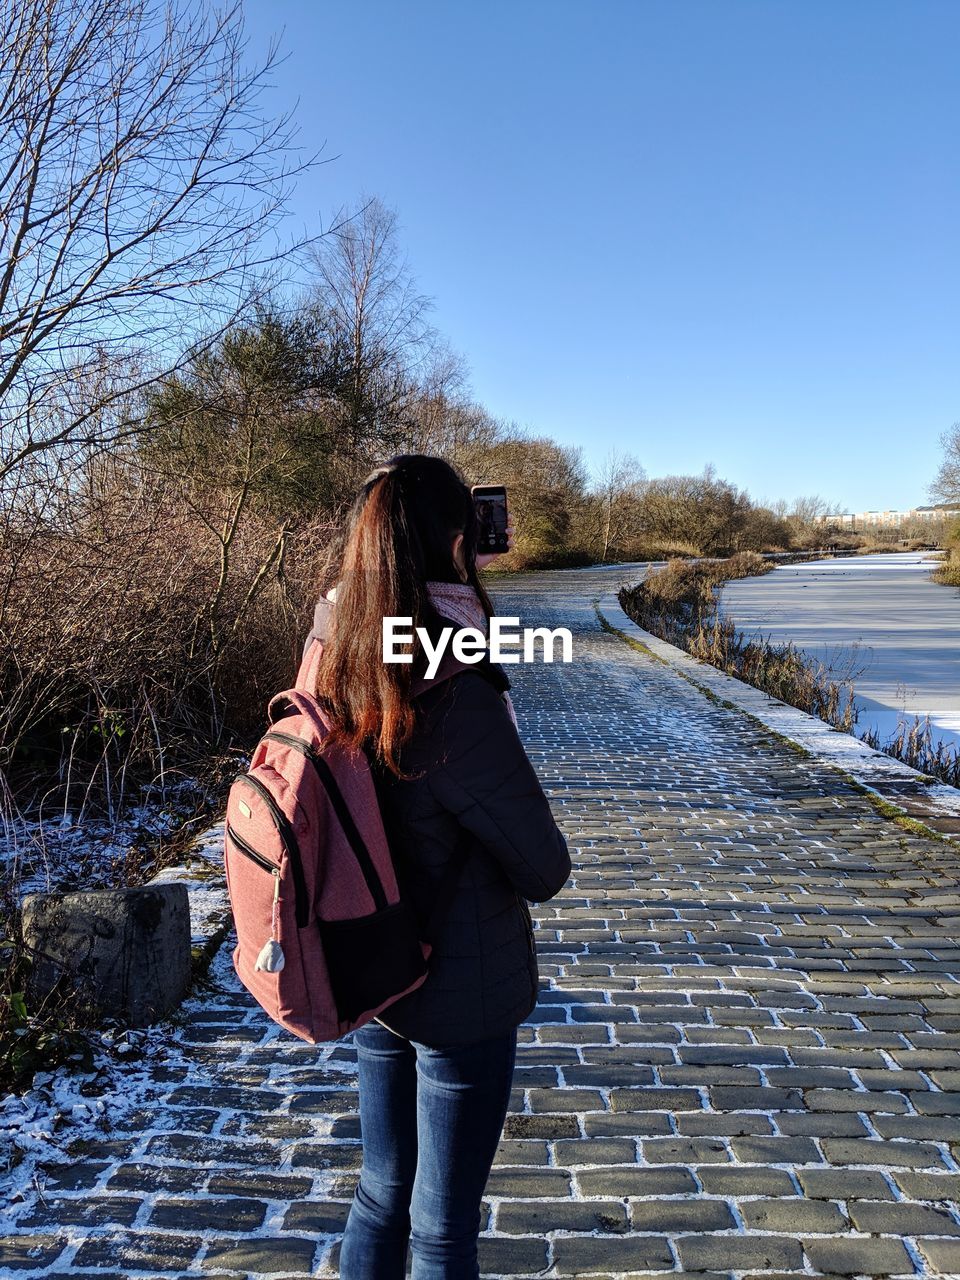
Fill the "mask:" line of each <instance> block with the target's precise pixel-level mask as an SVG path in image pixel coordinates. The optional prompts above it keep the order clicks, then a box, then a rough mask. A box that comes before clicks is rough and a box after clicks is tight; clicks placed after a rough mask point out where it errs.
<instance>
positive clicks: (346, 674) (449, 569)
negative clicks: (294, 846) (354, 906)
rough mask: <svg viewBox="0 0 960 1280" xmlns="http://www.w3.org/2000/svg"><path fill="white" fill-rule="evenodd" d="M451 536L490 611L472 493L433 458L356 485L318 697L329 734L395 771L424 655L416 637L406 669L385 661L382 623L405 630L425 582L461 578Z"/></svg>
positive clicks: (417, 615)
mask: <svg viewBox="0 0 960 1280" xmlns="http://www.w3.org/2000/svg"><path fill="white" fill-rule="evenodd" d="M458 533H462V534H463V558H464V564H465V566H466V572H467V581H468V582H469V583H470V584H471V585H472V586H473V587H474V589H475V590H476V592H477V594H478V596H479V597H480V601H481V604H482V605H483V609H484V612H485V613H486V614H487V616H488V617H489V616H490V614H491V613H492V611H493V610H492V606H491V604H490V599H489V597H488V596H487V593H486V591H485V590H484V588H483V585H482V584H481V582H480V580H479V578H478V576H477V564H476V555H477V541H478V534H479V528H478V522H477V516H476V511H475V510H474V505H473V498H472V495H471V493H470V490H469V489H468V488H467V486H466V484H465V483H464V482H463V480H462V479H461V477H460V476H459V475H458V474H457V472H456V471H455V470H454V469H453V467H451V466H450V464H449V463H447V462H444V461H443V459H442V458H433V457H430V456H428V455H427V454H401V455H399V456H397V457H395V458H391V459H390V461H389V462H388V463H386V464H385V465H384V466H382V467H378V468H377V469H376V470H375V471H373V472H372V473H371V474H370V475H369V476H368V477H367V479H366V480H365V481H364V483H363V487H362V488H361V490H360V493H359V494H358V496H357V499H356V501H355V502H354V505H353V509H352V511H351V513H350V518H349V522H348V525H347V531H346V536H345V540H344V544H343V551H342V555H341V557H340V572H339V575H338V581H337V592H336V607H335V609H334V618H333V625H332V628H331V633H330V635H329V637H328V640H327V643H326V645H325V646H324V652H323V658H322V660H321V662H320V670H319V675H318V680H317V693H318V695H319V696H320V697H321V698H323V699H324V700H325V704H326V706H327V708H328V709H329V712H330V715H331V718H332V720H333V722H334V726H335V733H336V736H337V737H338V739H339V740H340V741H342V742H343V743H344V744H345V745H348V746H350V747H352V748H354V749H357V750H359V749H361V748H372V749H373V752H374V753H375V755H376V756H377V758H378V759H379V760H381V761H382V762H383V763H384V764H385V765H386V766H387V767H388V768H389V769H390V770H392V771H393V772H394V773H396V774H398V775H399V774H400V772H401V771H400V767H399V764H398V753H399V751H400V748H401V747H402V746H403V744H404V743H405V742H406V741H407V739H408V738H409V737H410V734H411V732H412V731H413V726H414V710H413V703H412V698H411V687H412V683H413V680H414V678H415V677H416V676H418V675H419V674H420V673H422V671H423V669H424V665H425V657H424V654H423V651H422V647H421V646H420V644H419V642H418V641H417V640H415V641H414V645H413V663H412V665H411V664H408V663H404V664H401V663H385V662H384V661H383V639H382V636H383V619H384V618H386V617H402V618H412V619H413V628H414V635H416V630H415V629H416V628H417V627H418V626H428V625H429V624H430V623H431V622H432V621H433V620H434V619H435V613H434V611H433V608H432V606H431V604H430V601H429V597H428V595H427V585H426V584H427V582H428V581H441V582H460V581H462V578H461V575H460V573H459V572H458V570H457V567H456V565H455V564H454V559H453V548H452V543H453V540H454V538H455V537H456V535H457V534H458Z"/></svg>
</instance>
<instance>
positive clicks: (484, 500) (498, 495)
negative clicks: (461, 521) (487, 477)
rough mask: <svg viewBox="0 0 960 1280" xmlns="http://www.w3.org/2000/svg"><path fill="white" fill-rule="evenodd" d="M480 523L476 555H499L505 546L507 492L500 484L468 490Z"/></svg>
mask: <svg viewBox="0 0 960 1280" xmlns="http://www.w3.org/2000/svg"><path fill="white" fill-rule="evenodd" d="M470 492H471V493H472V494H473V505H474V506H475V507H476V510H477V520H478V521H479V522H480V537H479V539H478V541H477V554H478V555H482V556H489V555H500V554H501V553H502V552H504V551H508V550H509V549H510V548H509V546H508V545H507V491H506V488H505V487H504V486H503V485H502V484H475V485H474V486H473V488H472V489H471V490H470Z"/></svg>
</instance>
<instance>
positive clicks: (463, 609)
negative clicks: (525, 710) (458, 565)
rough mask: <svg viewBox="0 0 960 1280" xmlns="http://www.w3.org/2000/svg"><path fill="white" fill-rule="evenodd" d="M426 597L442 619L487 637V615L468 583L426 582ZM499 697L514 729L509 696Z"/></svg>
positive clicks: (504, 693)
mask: <svg viewBox="0 0 960 1280" xmlns="http://www.w3.org/2000/svg"><path fill="white" fill-rule="evenodd" d="M427 595H428V596H429V597H430V603H431V604H432V605H433V607H434V608H435V609H436V611H437V613H439V614H440V616H441V617H442V618H446V619H447V620H448V621H449V622H455V623H456V624H457V625H458V626H460V627H474V628H475V629H476V630H477V631H482V632H483V634H484V635H487V632H488V628H487V615H486V614H485V613H484V612H483V605H482V604H481V603H480V597H479V596H478V595H477V593H476V591H475V590H474V589H473V587H472V586H471V585H470V583H469V582H428V583H427ZM500 696H501V698H503V701H504V704H505V705H506V708H507V714H508V715H509V717H510V719H511V720H512V721H513V725H514V728H516V727H517V713H516V712H515V711H514V708H513V703H512V702H511V700H510V694H509V693H507V692H506V691H504V692H503V693H502V694H501V695H500Z"/></svg>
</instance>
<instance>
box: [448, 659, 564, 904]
mask: <svg viewBox="0 0 960 1280" xmlns="http://www.w3.org/2000/svg"><path fill="white" fill-rule="evenodd" d="M451 685H452V687H451V689H450V690H449V693H450V695H451V696H450V699H449V702H447V705H445V706H444V707H443V712H442V715H441V716H440V717H439V719H438V722H437V730H438V735H439V738H440V749H439V752H438V755H437V756H435V757H434V764H433V767H432V768H431V769H430V770H429V783H430V788H431V790H432V791H433V794H434V796H435V798H436V800H437V801H438V803H439V804H440V805H442V807H443V808H444V809H447V810H448V811H449V812H451V813H452V814H454V816H455V817H456V819H457V821H458V822H459V823H460V825H461V826H463V827H465V828H466V829H467V830H468V831H470V832H471V833H472V834H473V835H474V836H476V838H477V839H478V840H479V841H480V843H481V844H482V845H483V846H484V847H485V848H486V849H487V850H488V852H489V853H490V854H492V856H493V857H494V858H496V859H497V861H498V862H499V863H500V865H501V866H502V867H503V869H504V871H505V872H506V874H507V876H508V877H509V879H510V880H511V882H512V883H513V885H514V886H515V888H516V889H518V890H519V892H520V893H522V894H523V896H524V897H525V898H529V900H530V901H531V902H543V901H545V900H546V899H547V898H552V897H553V895H554V894H555V893H559V891H560V890H561V889H562V888H563V886H564V884H565V883H566V881H567V877H568V876H569V875H570V855H569V853H568V852H567V844H566V841H565V840H564V838H563V836H562V835H561V833H560V830H559V828H558V827H557V824H556V822H555V821H554V817H553V814H552V812H551V811H550V803H549V801H548V800H547V797H546V796H545V795H544V792H543V788H542V787H541V785H540V780H539V778H538V777H537V775H536V773H535V772H534V769H533V765H532V764H531V763H530V760H529V759H528V757H527V753H526V752H525V751H524V749H523V744H522V743H521V741H520V738H519V736H518V735H517V731H516V729H515V728H514V725H513V722H512V721H511V719H510V716H509V714H508V712H507V708H506V706H505V704H504V702H503V699H502V698H501V696H500V694H499V693H498V692H497V690H496V689H494V688H493V686H492V685H491V684H490V683H489V682H488V681H487V680H485V679H483V677H481V676H479V675H476V674H474V673H473V672H464V673H463V674H462V675H460V676H457V677H455V678H454V680H453V681H452V682H451ZM444 701H446V700H444Z"/></svg>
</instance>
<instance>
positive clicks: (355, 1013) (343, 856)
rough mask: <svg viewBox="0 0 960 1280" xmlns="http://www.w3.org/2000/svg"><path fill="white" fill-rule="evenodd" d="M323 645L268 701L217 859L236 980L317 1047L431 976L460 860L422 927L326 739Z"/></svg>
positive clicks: (372, 793) (369, 792) (366, 800)
mask: <svg viewBox="0 0 960 1280" xmlns="http://www.w3.org/2000/svg"><path fill="white" fill-rule="evenodd" d="M321 654H322V645H321V644H320V643H319V642H318V641H316V640H314V641H313V643H312V644H311V646H310V648H309V649H308V650H307V653H306V654H305V655H304V659H303V662H302V663H301V666H300V670H299V672H298V675H297V681H296V685H295V686H294V688H292V689H288V690H286V691H285V692H284V693H280V694H277V696H276V697H275V698H273V699H272V701H271V702H270V706H269V709H268V719H269V723H270V728H269V730H268V732H267V733H265V734H264V736H263V737H262V738H261V739H260V742H259V744H258V745H257V748H256V750H255V751H254V753H253V757H252V759H251V762H250V769H249V771H248V772H247V773H243V774H241V775H240V776H239V777H238V778H237V779H236V780H235V781H234V783H233V785H232V787H231V788H230V794H229V796H228V799H227V815H226V830H225V834H224V861H225V864H226V874H227V889H228V892H229V895H230V905H231V907H232V909H233V918H234V923H235V925H236V930H237V945H236V947H235V948H234V951H233V963H234V967H235V969H236V971H237V974H238V975H239V978H240V981H241V982H242V983H243V985H244V986H245V987H246V988H247V990H248V991H249V992H250V994H251V995H252V996H253V997H254V998H255V999H256V1000H257V1001H258V1003H259V1004H260V1005H262V1006H263V1008H264V1009H265V1010H266V1012H267V1013H268V1014H269V1015H270V1017H271V1018H272V1019H273V1020H274V1021H275V1022H278V1023H279V1024H280V1025H281V1026H282V1027H286V1029H287V1030H288V1031H292V1032H293V1034H294V1035H296V1036H299V1037H300V1038H301V1039H303V1040H308V1041H309V1042H310V1043H312V1044H316V1043H318V1042H319V1041H322V1040H335V1039H337V1038H338V1037H339V1036H342V1035H345V1034H346V1033H347V1032H348V1031H352V1030H353V1029H354V1028H355V1027H359V1026H362V1025H363V1023H365V1022H369V1021H370V1019H371V1018H374V1017H376V1015H377V1014H378V1013H380V1012H381V1010H383V1009H386V1008H387V1006H388V1005H390V1004H392V1003H393V1002H394V1001H395V1000H399V999H400V997H401V996H404V995H406V994H407V993H408V992H410V991H413V990H415V989H416V988H417V987H419V986H420V984H421V983H422V982H423V981H424V979H425V978H426V976H427V960H428V958H429V955H430V944H429V942H428V941H426V940H424V939H423V938H422V936H421V935H422V934H423V933H424V932H426V934H427V936H428V937H429V936H431V935H432V932H433V925H434V924H435V922H436V921H437V918H438V916H439V915H440V914H441V913H442V912H443V911H444V910H445V909H446V907H447V906H448V904H449V901H450V900H451V899H452V896H453V893H454V891H455V888H456V879H457V877H458V876H459V872H460V869H461V866H462V858H460V857H457V858H455V859H454V861H453V863H452V864H451V868H450V871H449V872H448V873H447V875H446V877H445V879H444V881H443V882H442V884H441V887H440V890H439V891H438V894H437V900H436V903H435V907H434V911H433V912H432V914H431V919H430V922H429V926H430V927H427V928H426V929H424V928H423V927H422V926H421V925H420V923H419V922H418V921H417V919H416V917H415V915H414V913H413V911H412V909H411V908H410V906H409V904H408V903H407V902H405V901H403V900H402V899H401V897H400V894H399V891H398V888H397V878H396V874H395V872H394V867H393V862H392V860H391V856H390V849H389V846H388V844H387V837H386V833H385V832H384V828H383V822H382V820H381V817H380V810H379V807H378V803H377V795H376V790H375V788H374V782H373V776H372V774H371V772H370V767H369V763H368V761H367V758H366V756H364V755H363V754H362V753H349V752H347V751H345V750H344V749H343V748H341V747H340V746H338V745H336V744H334V743H332V742H330V741H328V735H329V732H330V725H329V721H328V720H327V718H326V717H325V715H324V713H323V710H322V709H321V706H320V703H319V702H318V701H317V699H316V697H315V696H314V695H313V694H312V693H310V692H308V690H311V689H315V688H316V675H317V667H318V664H319V661H320V657H321Z"/></svg>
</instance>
